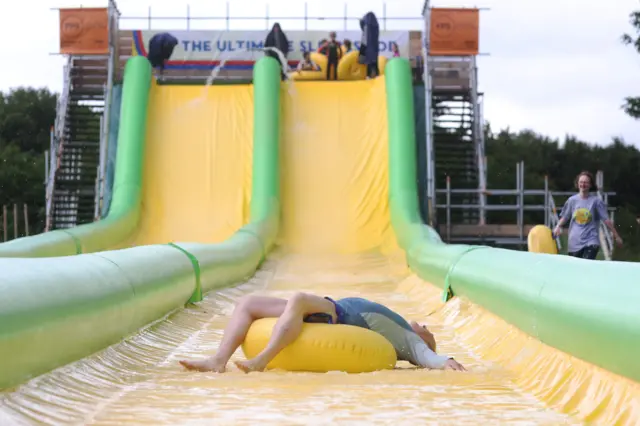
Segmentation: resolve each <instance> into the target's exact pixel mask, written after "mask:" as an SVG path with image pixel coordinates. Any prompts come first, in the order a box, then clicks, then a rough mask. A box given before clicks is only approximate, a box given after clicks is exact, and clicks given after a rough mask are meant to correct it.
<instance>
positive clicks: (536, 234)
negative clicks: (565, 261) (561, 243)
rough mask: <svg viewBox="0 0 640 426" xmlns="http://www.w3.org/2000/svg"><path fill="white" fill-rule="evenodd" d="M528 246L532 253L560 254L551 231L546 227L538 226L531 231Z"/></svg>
mask: <svg viewBox="0 0 640 426" xmlns="http://www.w3.org/2000/svg"><path fill="white" fill-rule="evenodd" d="M527 245H528V248H529V251H530V252H531V253H546V254H558V246H557V245H556V241H555V240H554V239H553V234H552V232H551V229H550V228H548V227H546V226H544V225H536V226H534V227H533V228H532V229H531V231H529V235H528V236H527Z"/></svg>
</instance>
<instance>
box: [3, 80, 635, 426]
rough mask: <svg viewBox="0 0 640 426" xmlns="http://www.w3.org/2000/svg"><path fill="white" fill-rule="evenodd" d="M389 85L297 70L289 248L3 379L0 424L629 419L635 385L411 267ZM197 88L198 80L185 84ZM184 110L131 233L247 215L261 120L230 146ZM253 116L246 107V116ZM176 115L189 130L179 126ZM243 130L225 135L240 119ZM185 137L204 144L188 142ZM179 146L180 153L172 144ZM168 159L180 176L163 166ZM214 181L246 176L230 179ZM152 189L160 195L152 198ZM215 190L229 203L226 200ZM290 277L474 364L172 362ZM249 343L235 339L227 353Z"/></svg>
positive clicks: (286, 183)
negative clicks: (245, 274) (58, 361)
mask: <svg viewBox="0 0 640 426" xmlns="http://www.w3.org/2000/svg"><path fill="white" fill-rule="evenodd" d="M224 89H225V90H226V89H229V90H230V91H233V90H248V89H242V88H228V87H227V88H224ZM383 89H384V85H383V84H382V80H379V81H373V82H357V83H353V84H350V83H349V84H344V83H343V84H331V83H328V84H325V85H320V84H319V83H304V84H296V90H295V91H293V92H287V93H285V94H284V95H283V96H285V101H284V108H283V115H284V122H285V128H284V130H283V142H282V176H283V183H282V198H283V214H282V216H283V225H282V235H281V237H280V241H279V242H280V244H281V245H280V247H279V248H278V249H277V250H276V251H275V252H274V253H273V254H272V255H271V256H270V258H269V259H268V260H267V261H266V262H265V263H264V264H263V266H262V267H261V269H260V270H259V271H258V272H257V273H256V274H255V276H254V277H253V278H251V279H250V280H249V281H248V282H245V283H242V284H241V285H239V286H237V287H234V288H228V289H224V290H220V291H216V292H212V293H210V294H208V295H206V298H205V300H204V301H203V302H201V303H199V304H198V305H197V306H189V307H188V308H185V309H180V310H178V311H176V312H174V313H173V314H171V315H169V316H168V317H167V318H164V319H161V320H159V321H158V322H156V323H155V324H153V325H151V326H149V327H147V328H146V329H144V330H141V331H140V332H139V333H138V334H136V335H134V336H132V337H131V338H129V339H127V340H125V341H124V342H122V343H119V344H117V345H114V346H112V347H110V348H108V349H106V350H104V351H102V352H100V353H98V354H95V355H93V356H90V357H87V358H85V359H82V360H80V361H78V362H75V363H73V364H70V365H68V366H65V367H63V368H60V369H58V370H56V371H54V372H51V373H49V374H45V375H42V376H40V377H38V378H35V379H33V380H32V381H30V382H28V383H26V384H25V385H23V386H21V387H20V388H18V389H17V390H16V391H14V392H12V393H6V394H4V395H2V396H1V397H0V425H3V426H4V425H12V424H21V423H25V424H60V425H69V424H95V425H121V424H148V425H165V424H166V425H168V424H171V425H196V424H197V425H200V424H205V425H208V424H213V425H227V424H228V425H256V424H260V425H272V424H273V425H276V424H277V425H282V424H299V425H303V424H304V425H308V424H322V425H324V424H328V423H331V422H336V423H337V424H362V425H370V424H394V425H404V424H407V425H417V424H420V425H422V424H424V425H427V424H444V425H465V424H468V425H483V424H491V425H493V424H510V425H511V424H522V425H530V424H531V425H558V424H580V422H582V421H594V422H595V423H597V424H604V425H613V424H635V423H636V422H637V421H638V420H637V419H638V418H640V407H639V404H640V403H639V401H640V391H639V389H638V385H637V384H635V383H631V382H630V381H627V380H624V379H621V378H619V377H617V376H614V375H612V374H610V373H607V372H604V371H602V370H600V369H597V368H595V367H593V366H589V365H587V364H586V363H583V362H581V361H579V360H576V359H574V358H572V357H570V356H567V355H565V354H562V353H560V352H558V351H555V350H553V349H551V348H548V347H545V346H544V345H543V344H541V343H539V342H537V341H536V340H534V339H532V338H529V337H527V336H525V335H524V334H522V333H520V332H519V331H518V330H516V329H515V328H513V327H511V326H509V325H507V324H506V323H504V322H503V321H502V320H500V319H499V318H496V317H495V316H493V315H491V314H489V313H487V312H485V311H483V310H482V309H481V308H479V307H477V306H474V305H472V304H469V303H467V302H466V301H464V300H460V299H457V298H456V299H453V300H452V301H450V302H449V303H447V304H446V305H442V303H441V301H440V290H439V289H437V288H435V287H434V286H432V285H430V284H428V283H425V282H423V281H422V280H420V279H419V278H417V277H416V276H415V275H413V274H412V273H411V271H409V270H408V269H407V267H406V264H405V261H404V258H403V255H402V253H400V252H398V250H397V247H396V243H395V241H394V237H393V233H392V231H391V228H390V225H389V211H388V204H387V192H386V191H387V179H388V177H387V166H386V164H387V151H386V143H387V140H386V136H385V135H386V115H385V114H384V111H385V107H386V106H385V103H384V90H383ZM162 90H164V88H163V89H162ZM174 90H175V91H177V92H176V93H172V91H174ZM189 90H193V92H191V94H190V95H188V94H187V93H186V92H185V93H181V91H189ZM201 90H202V88H199V89H193V88H186V87H183V88H172V89H167V92H166V93H164V94H161V95H160V94H158V93H156V94H155V95H154V96H156V98H154V99H156V101H157V102H158V103H159V105H164V106H163V107H162V108H161V107H160V106H158V107H157V108H158V110H157V111H156V112H154V114H165V115H163V116H165V117H169V116H170V114H168V113H167V112H165V109H166V108H169V105H173V104H172V102H173V101H172V100H171V99H173V100H177V99H180V102H178V104H180V103H181V104H185V103H188V102H191V100H193V99H196V98H197V97H199V96H201V95H202V92H201ZM210 90H212V91H218V90H222V88H213V89H210ZM221 94H224V95H226V96H228V99H227V100H226V101H225V102H233V101H231V100H230V99H232V98H233V99H235V97H236V96H238V97H240V96H244V97H240V98H239V99H244V101H246V102H250V93H249V92H246V93H245V94H244V95H241V94H240V92H238V94H233V93H231V92H228V93H226V94H225V93H223V92H220V93H217V92H216V99H219V97H218V96H222V95H221ZM158 96H162V99H161V100H160V98H158ZM213 98H214V96H211V97H207V101H206V102H205V103H204V105H208V106H207V108H210V109H211V110H210V113H211V114H213V116H214V117H218V116H217V115H216V114H236V116H237V117H239V116H243V117H244V116H247V117H249V116H248V115H247V114H249V113H248V111H250V110H251V108H249V107H242V108H239V107H238V108H237V109H236V108H235V107H234V106H231V107H229V109H228V110H227V112H225V113H223V112H221V111H219V110H216V108H218V107H217V106H213V104H216V103H217V102H218V101H217V100H213ZM244 101H242V102H244ZM163 102H165V104H163ZM176 102H177V101H176ZM220 102H221V101H220ZM241 110H242V111H243V112H242V113H240V111H241ZM216 111H217V112H216ZM233 111H236V112H233ZM176 114H177V113H176ZM155 117H157V115H156V116H155ZM220 117H221V115H220ZM201 118H202V117H201ZM202 119H203V118H202ZM227 119H231V118H229V117H227ZM215 120H216V123H221V122H222V118H216V119H215ZM189 123H190V124H189V125H182V124H166V125H164V126H166V127H165V129H164V130H165V131H166V132H175V133H172V136H171V137H169V136H166V134H165V133H163V132H161V131H160V130H158V131H157V132H158V133H155V139H153V138H150V140H149V141H148V142H149V143H157V144H160V143H166V144H167V145H166V146H165V145H159V146H156V147H155V148H152V154H149V158H148V159H147V167H148V169H147V171H146V172H145V178H146V179H157V181H156V182H154V183H148V182H147V183H146V184H145V185H146V186H145V200H146V201H145V202H146V203H147V208H146V209H145V215H148V216H147V217H146V218H145V219H144V221H143V223H144V225H143V229H141V233H140V236H139V240H138V242H140V241H144V242H151V241H154V242H160V241H156V240H162V239H166V238H171V239H173V240H176V241H186V240H189V241H191V240H194V239H195V240H199V241H211V242H213V241H217V240H219V239H220V238H222V239H224V238H225V235H228V234H229V233H230V232H232V231H233V230H234V229H237V228H238V227H240V226H241V224H242V223H243V221H245V220H246V211H247V200H248V198H247V197H248V196H247V191H249V190H250V179H249V180H247V179H248V178H247V176H249V177H250V171H249V172H247V165H250V153H249V154H247V153H246V149H249V150H250V139H251V138H250V136H247V135H245V136H238V138H240V139H242V138H245V137H248V138H249V142H247V141H246V140H245V142H242V143H241V145H242V147H240V146H235V147H233V148H231V147H228V146H225V147H224V148H223V147H222V145H220V146H218V139H216V138H220V137H221V135H222V136H224V135H225V134H224V133H223V132H224V130H220V129H219V127H220V126H213V125H212V124H211V123H209V122H206V123H203V124H202V125H201V126H200V127H196V126H198V125H199V124H198V123H200V120H195V119H194V120H193V121H190V122H189ZM250 123H251V118H247V121H246V122H243V125H247V126H249V127H250V126H251V124H250ZM239 125H240V122H238V126H239ZM172 126H173V127H175V129H178V128H179V129H181V130H180V132H184V134H185V135H186V136H185V137H181V138H179V140H178V139H177V138H178V135H179V132H178V130H175V129H174V130H172V128H173V127H172ZM178 126H180V127H178ZM196 128H198V129H199V131H196V130H195V129H196ZM234 132H236V133H229V135H231V136H233V135H241V133H239V132H240V130H234ZM180 134H182V133H180ZM250 134H251V133H250V132H249V134H248V135H250ZM198 138H200V139H198ZM152 139H153V140H152ZM242 140H244V139H242ZM204 141H210V143H212V144H214V146H215V147H216V148H215V150H220V152H223V151H224V152H226V153H229V152H230V154H229V155H236V156H237V162H238V163H239V165H237V164H236V166H233V167H237V169H233V168H232V166H230V165H228V164H224V163H226V162H225V161H222V160H220V159H219V158H218V156H220V155H223V154H214V152H213V151H211V152H209V151H208V150H209V149H210V148H208V147H206V145H207V144H206V143H205V142H204ZM232 141H233V140H232ZM172 144H173V145H172ZM189 144H192V145H189ZM183 146H191V148H184V149H185V150H187V151H188V150H190V149H193V150H194V151H193V152H192V153H191V154H189V155H188V156H187V154H184V153H183V154H179V153H180V152H181V149H182V148H183ZM211 149H213V148H211ZM154 150H155V151H154ZM172 153H176V154H175V155H180V157H171V159H170V158H169V155H170V154H171V155H174V154H172ZM204 153H207V155H204ZM175 158H179V159H175ZM173 159H175V161H173ZM184 161H190V162H192V166H190V167H187V165H185V164H183V163H182V162H184ZM174 162H175V163H176V164H174ZM229 162H230V161H229ZM240 163H241V164H240ZM171 164H174V165H175V169H174V171H171V172H166V173H169V175H166V174H163V172H162V170H154V169H153V167H156V168H163V169H164V168H167V167H169V166H170V165H171ZM330 164H333V165H334V166H335V167H331V166H330ZM207 167H208V168H217V169H220V170H222V169H224V170H228V171H231V170H233V171H234V172H233V176H234V177H233V178H229V179H228V180H226V181H224V180H220V181H218V180H217V178H218V173H221V172H220V171H219V170H217V171H213V170H209V171H207V170H200V169H202V168H207ZM196 169H198V170H196ZM178 170H180V171H182V172H181V173H178V172H177V171H178ZM176 176H177V177H176ZM214 177H215V178H216V179H214ZM174 178H175V179H177V180H175V181H174V180H173V179H174ZM202 180H204V181H205V182H203V181H202ZM214 180H215V182H214ZM216 182H222V183H223V184H224V182H226V184H228V185H230V186H234V185H235V187H234V188H228V189H219V188H217V186H216V185H220V184H219V183H216ZM174 183H175V185H176V186H175V187H174V186H173V185H174ZM178 184H179V185H178ZM249 194H250V192H249ZM158 197H159V198H160V199H159V200H158V199H156V198H158ZM227 202H229V203H230V204H233V205H232V206H227V204H226V203H227ZM152 203H157V204H154V206H155V207H157V208H158V209H159V211H155V212H151V211H150V210H149V206H150V205H151V204H152ZM174 203H182V205H180V206H174V205H173V204H174ZM219 205H224V206H226V207H225V208H223V211H222V212H220V211H217V209H216V207H217V206H219ZM200 209H203V210H205V211H206V213H207V214H205V213H203V212H202V211H199V210H200ZM199 229H200V230H202V232H201V233H199V232H197V231H198V230H199ZM296 291H305V292H311V293H314V294H318V295H328V296H332V297H333V298H341V297H346V296H360V297H366V298H369V299H371V300H374V301H377V302H380V303H383V304H385V305H387V306H389V307H390V308H392V309H394V310H396V311H397V312H399V313H400V314H402V315H403V316H404V317H406V318H407V319H413V320H417V321H421V322H424V323H426V324H427V325H428V326H429V327H430V328H431V329H432V331H433V332H434V333H435V335H436V338H437V341H438V352H439V353H442V354H449V355H452V356H454V357H455V358H456V359H458V361H460V362H461V363H463V364H464V365H465V366H466V367H467V369H468V370H469V371H467V372H465V373H460V372H452V371H430V370H418V369H415V368H412V367H411V366H410V365H408V364H407V363H403V362H400V363H398V365H397V368H396V369H395V370H392V371H380V372H375V373H367V374H354V375H348V374H344V373H339V372H331V373H325V374H311V373H287V372H282V371H269V372H265V373H251V374H248V375H245V374H243V373H241V372H239V371H238V370H237V369H235V366H234V365H233V364H232V363H230V364H229V372H227V373H225V374H215V373H192V372H187V371H185V370H184V369H182V367H181V366H180V365H179V364H178V362H177V361H178V360H179V359H183V358H199V357H202V356H205V355H208V354H212V353H214V352H215V350H216V348H217V346H218V344H219V343H220V339H221V335H222V330H223V329H224V327H225V325H226V323H227V322H228V320H229V317H230V314H231V312H232V310H233V307H234V304H235V303H236V302H237V301H238V299H239V298H240V297H241V296H243V295H246V294H252V293H253V294H265V295H271V296H275V297H283V298H287V297H289V296H291V295H292V294H293V293H294V292H296ZM242 357H243V355H242V352H241V350H238V351H237V352H236V354H235V355H234V358H233V359H240V358H242Z"/></svg>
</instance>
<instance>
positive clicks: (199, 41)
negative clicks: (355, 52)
mask: <svg viewBox="0 0 640 426" xmlns="http://www.w3.org/2000/svg"><path fill="white" fill-rule="evenodd" d="M162 32H169V33H171V34H172V35H173V36H174V37H176V38H177V39H178V45H177V46H176V48H175V49H174V51H173V55H172V56H171V59H170V60H169V61H168V63H167V68H192V67H211V66H213V65H219V64H220V62H224V66H225V67H227V68H251V67H253V63H254V62H255V61H256V60H257V59H259V58H261V57H263V56H264V51H263V50H262V49H263V48H264V40H265V38H266V37H267V34H268V33H269V32H268V31H266V30H264V31H160V30H158V31H155V30H141V31H140V30H138V31H133V52H134V55H136V54H137V55H142V56H146V55H147V51H148V49H149V41H150V40H151V38H152V37H153V36H154V35H155V34H158V33H162ZM361 34H362V33H361V32H360V31H336V35H337V39H338V40H339V41H340V42H343V41H344V40H345V39H346V40H351V43H352V46H353V49H358V48H359V47H360V37H361ZM286 35H287V38H288V39H289V54H288V55H287V60H288V61H289V62H297V61H299V60H300V59H302V54H303V52H305V51H311V52H314V51H316V50H317V49H318V47H319V45H320V41H322V40H323V39H327V38H328V37H329V34H328V32H326V31H287V32H286ZM392 43H396V44H397V45H398V49H399V51H400V56H403V57H405V58H407V57H408V56H409V31H383V32H381V33H380V42H379V47H380V54H381V55H383V56H387V57H391V56H392V53H391V45H392Z"/></svg>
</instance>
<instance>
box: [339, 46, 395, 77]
mask: <svg viewBox="0 0 640 426" xmlns="http://www.w3.org/2000/svg"><path fill="white" fill-rule="evenodd" d="M358 56H360V52H359V51H357V50H352V51H351V52H349V53H347V54H346V55H344V56H343V57H342V59H341V60H340V62H339V63H338V80H364V79H365V78H366V77H367V66H366V65H363V64H360V63H358ZM386 65H387V57H386V56H382V55H380V56H378V70H379V71H380V75H381V76H382V75H384V67H385V66H386Z"/></svg>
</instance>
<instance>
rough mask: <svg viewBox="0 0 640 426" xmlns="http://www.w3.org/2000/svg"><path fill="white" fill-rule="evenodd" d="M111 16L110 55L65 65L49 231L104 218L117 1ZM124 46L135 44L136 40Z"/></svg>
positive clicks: (117, 59)
mask: <svg viewBox="0 0 640 426" xmlns="http://www.w3.org/2000/svg"><path fill="white" fill-rule="evenodd" d="M108 14H109V25H110V28H109V34H110V36H109V46H110V47H109V52H108V53H107V54H104V55H78V56H70V57H69V58H68V60H67V64H66V66H65V70H64V84H63V90H62V93H61V95H60V97H59V99H58V105H57V116H56V123H55V126H54V131H53V138H52V141H51V147H50V163H49V167H48V176H47V189H46V215H47V220H46V226H45V232H46V231H50V230H54V229H63V228H72V227H74V226H78V225H81V224H85V223H89V222H92V221H94V220H97V219H98V218H99V215H98V213H97V212H98V211H99V209H98V206H99V204H100V201H101V199H100V197H101V188H102V184H103V181H104V164H105V163H104V157H105V155H106V154H105V153H106V141H107V137H108V128H107V124H106V123H108V119H107V118H108V117H109V103H110V96H111V89H112V87H113V82H114V81H115V79H116V78H117V74H119V71H120V69H121V68H122V65H123V61H121V58H120V56H119V50H120V49H119V44H120V43H121V42H122V41H121V40H120V39H119V37H118V34H119V30H118V19H119V12H118V10H117V7H116V5H115V2H114V1H113V0H110V1H109V8H108ZM124 42H125V43H127V42H128V43H129V45H130V44H131V39H129V40H125V41H124ZM130 51H131V49H130V48H129V52H128V53H129V55H130Z"/></svg>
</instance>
